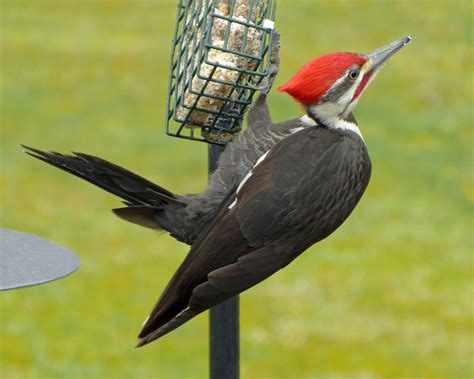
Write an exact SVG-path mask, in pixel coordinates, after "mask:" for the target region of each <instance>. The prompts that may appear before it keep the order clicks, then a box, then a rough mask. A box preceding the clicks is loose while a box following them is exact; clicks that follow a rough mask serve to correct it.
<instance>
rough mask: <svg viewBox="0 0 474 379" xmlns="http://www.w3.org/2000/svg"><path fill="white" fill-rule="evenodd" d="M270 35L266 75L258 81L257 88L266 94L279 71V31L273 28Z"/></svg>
mask: <svg viewBox="0 0 474 379" xmlns="http://www.w3.org/2000/svg"><path fill="white" fill-rule="evenodd" d="M272 33H273V35H272V46H271V51H270V62H269V67H268V75H267V76H265V78H263V80H262V81H261V82H260V85H259V87H258V90H259V91H261V92H262V93H264V94H265V95H268V93H269V92H270V90H271V88H272V86H273V82H274V81H275V78H276V76H277V75H278V72H279V71H280V33H279V32H278V30H274V31H273V32H272Z"/></svg>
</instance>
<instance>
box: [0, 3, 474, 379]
mask: <svg viewBox="0 0 474 379" xmlns="http://www.w3.org/2000/svg"><path fill="white" fill-rule="evenodd" d="M0 4H1V74H2V82H1V98H0V106H1V152H2V154H1V172H0V174H1V176H0V178H1V225H2V227H6V228H11V229H17V230H23V231H27V232H30V233H35V234H38V235H40V236H44V237H47V238H49V239H52V240H54V241H56V242H58V243H60V244H63V245H65V246H68V247H69V248H71V249H73V250H75V251H76V252H77V253H78V254H79V256H80V257H81V263H82V265H81V268H80V269H79V271H77V272H76V273H74V274H73V275H71V276H69V277H67V278H65V279H63V280H60V281H57V282H52V283H49V284H46V285H42V286H37V287H31V288H25V289H22V290H17V291H8V292H4V293H1V294H0V299H1V306H0V314H1V320H2V321H1V366H0V375H1V377H2V378H8V379H10V378H21V379H24V378H206V377H207V376H208V345H207V335H208V326H207V321H208V320H207V313H206V314H203V315H201V316H200V317H198V318H197V319H195V320H193V321H191V322H189V323H188V324H186V325H185V326H184V327H182V328H180V329H178V330H176V331H175V332H173V333H172V334H170V335H168V336H166V337H164V338H163V339H161V340H159V341H157V342H155V343H153V344H151V345H149V346H147V347H145V348H141V349H134V348H133V347H134V344H135V341H136V339H135V338H136V335H137V333H138V331H139V329H140V326H141V324H142V321H143V319H144V318H145V317H146V315H147V314H148V312H149V310H150V309H151V307H152V306H153V304H154V302H155V300H156V298H157V296H158V295H159V294H160V292H161V291H162V289H163V288H164V286H165V285H166V283H167V281H168V280H169V278H170V276H171V275H172V273H173V272H174V270H175V269H176V267H177V266H178V265H179V263H180V262H181V260H182V259H183V257H184V255H185V254H186V252H187V250H188V248H187V247H186V246H185V245H183V244H180V243H178V242H176V241H175V240H173V239H172V238H170V237H168V236H167V235H157V234H156V233H154V232H153V231H150V230H146V229H142V228H140V227H137V226H135V225H132V224H128V223H126V222H123V221H121V220H120V219H118V218H116V217H114V216H113V214H112V213H111V212H110V209H111V208H114V207H117V206H120V202H119V201H118V200H117V199H115V198H114V197H113V196H111V195H109V194H106V193H105V192H103V191H101V190H99V189H97V188H94V187H92V186H91V185H89V184H88V183H85V182H82V181H80V180H79V179H77V178H75V177H72V176H71V175H68V174H66V173H64V172H61V171H59V170H57V169H54V168H52V167H49V166H46V165H45V164H42V163H41V162H39V161H36V160H33V159H31V158H29V157H28V156H26V155H25V154H23V153H22V150H21V148H20V147H19V144H20V143H24V144H29V145H31V146H35V147H39V148H42V149H51V150H57V151H62V152H69V151H82V152H87V153H90V154H95V155H99V156H101V157H103V158H106V159H109V160H111V161H113V162H116V163H118V164H120V165H123V166H125V167H128V168H130V169H132V170H134V171H136V172H138V173H140V174H142V175H144V176H147V177H149V178H150V179H153V180H156V181H157V182H158V183H159V184H160V185H163V186H164V187H166V188H169V189H171V190H173V191H175V192H177V193H185V192H195V191H200V190H202V189H203V188H204V187H205V184H206V168H207V166H206V165H207V154H206V146H205V145H204V144H202V143H198V142H188V141H184V140H180V139H176V138H171V137H167V136H165V134H164V124H163V120H164V110H165V101H166V91H167V81H168V79H167V77H168V67H169V61H168V59H169V51H170V41H171V38H172V31H173V25H174V19H175V12H176V1H170V0H168V1H164V0H155V1H132V0H129V1H99V0H87V1H80V0H62V1H61V0H35V1H16V0H3V1H1V2H0ZM472 11H473V9H472V3H471V2H470V1H467V0H466V1H416V2H415V1H401V0H400V1H378V2H375V1H336V2H328V1H313V0H306V1H303V0H298V1H290V0H280V1H279V4H278V9H277V23H276V24H277V26H278V28H279V30H280V31H281V34H282V47H281V72H280V75H279V76H278V78H277V83H276V84H277V85H280V84H282V83H284V82H285V81H286V80H287V79H288V78H289V77H290V76H291V75H292V73H293V72H295V71H296V70H297V69H298V68H299V67H300V66H301V65H302V64H303V63H304V62H306V61H307V60H309V59H311V58H313V57H314V56H316V55H318V54H321V53H324V52H328V51H332V50H349V51H361V52H363V51H368V50H371V49H374V48H377V47H379V46H382V45H383V44H385V43H388V42H390V41H392V40H394V39H397V38H400V37H402V36H404V35H407V34H412V35H413V42H412V43H411V44H409V45H408V46H407V47H406V48H405V49H403V50H402V51H401V52H400V53H399V54H397V55H396V56H395V57H394V58H393V59H392V60H391V61H390V63H389V64H388V65H387V67H386V68H385V69H384V70H383V72H382V73H381V74H380V75H379V77H378V78H377V79H376V80H375V81H374V83H373V84H372V86H371V88H370V89H368V90H367V92H366V93H365V94H364V96H363V99H362V100H361V101H360V103H359V105H358V108H357V109H356V112H355V113H356V117H357V119H358V122H359V125H360V128H361V130H362V132H363V134H364V138H365V141H366V144H367V146H368V148H369V151H370V153H371V157H372V160H373V175H372V180H371V183H370V185H369V188H368V190H367V193H366V194H365V196H364V198H363V199H362V201H361V203H360V205H359V206H358V208H357V209H356V210H355V211H354V213H353V214H352V215H351V217H350V218H349V220H348V221H347V222H346V223H345V224H344V225H343V226H342V227H341V228H340V229H339V230H338V231H337V232H335V233H334V234H333V235H332V236H331V237H329V238H328V239H327V240H325V241H323V242H322V243H319V244H318V245H316V246H314V247H312V248H311V249H309V250H308V251H307V252H306V253H305V254H303V255H302V256H301V257H300V258H298V259H297V260H296V261H295V262H294V263H293V264H292V265H290V266H289V267H287V268H286V269H285V270H283V271H282V272H280V273H278V274H276V275H274V276H273V277H271V278H270V279H268V280H267V281H265V282H264V283H262V284H260V285H258V286H257V287H256V288H253V289H251V290H250V291H248V292H247V293H245V294H244V295H242V296H241V373H242V378H351V379H352V378H469V377H474V374H473V360H472V358H473V330H472V329H473V323H474V320H473V298H474V297H473V295H474V291H473V255H472V250H473V249H472V248H473V240H472V228H473V223H472V214H473V200H474V189H473V170H472V165H473V150H472V149H473V145H472V144H473V133H472V127H473V113H472V112H473V111H472V106H473V93H472V83H473V74H472V56H473V48H472V46H473V45H472V42H473V41H472V36H473V32H472V27H473V22H472V21H473V20H472V14H473V13H472ZM269 101H270V105H271V108H272V113H273V118H274V119H275V120H284V119H288V118H291V117H295V116H297V115H298V114H301V111H300V109H299V107H298V106H297V105H296V104H295V102H294V101H293V100H292V99H290V98H289V97H288V96H287V95H285V94H282V93H277V92H276V91H275V92H273V93H272V95H271V97H270V100H269ZM32 253H34V252H32Z"/></svg>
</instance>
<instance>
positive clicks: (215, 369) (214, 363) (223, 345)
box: [209, 144, 240, 379]
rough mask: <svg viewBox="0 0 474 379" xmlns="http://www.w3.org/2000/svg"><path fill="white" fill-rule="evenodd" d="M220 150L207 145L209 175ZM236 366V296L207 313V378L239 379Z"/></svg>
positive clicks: (237, 346) (237, 333) (237, 330)
mask: <svg viewBox="0 0 474 379" xmlns="http://www.w3.org/2000/svg"><path fill="white" fill-rule="evenodd" d="M223 150H224V146H220V145H213V144H209V175H211V174H212V172H214V170H215V169H216V167H217V160H218V159H219V155H220V154H221V153H222V151H223ZM239 365H240V342H239V297H238V296H235V297H233V298H232V299H229V300H227V301H225V302H223V303H221V304H219V305H216V306H215V307H213V308H211V310H210V312H209V366H210V367H209V370H210V373H209V377H210V379H238V378H239V376H240V372H239Z"/></svg>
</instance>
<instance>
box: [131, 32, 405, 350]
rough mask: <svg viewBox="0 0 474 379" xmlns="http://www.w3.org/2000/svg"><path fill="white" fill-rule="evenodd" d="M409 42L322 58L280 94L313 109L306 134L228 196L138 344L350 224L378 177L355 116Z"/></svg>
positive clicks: (293, 137)
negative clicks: (390, 61) (364, 96)
mask: <svg viewBox="0 0 474 379" xmlns="http://www.w3.org/2000/svg"><path fill="white" fill-rule="evenodd" d="M410 40H411V37H405V38H402V39H400V40H398V41H395V42H393V43H391V44H388V45H386V46H384V47H382V48H380V49H377V50H375V51H373V52H371V53H368V54H355V53H343V52H336V53H330V54H326V55H322V56H320V57H318V58H315V59H314V60H312V61H310V62H308V63H307V64H305V65H304V66H303V67H302V68H301V69H300V70H299V71H298V72H297V73H296V74H295V75H294V76H293V77H292V78H291V79H290V80H289V81H288V82H287V83H286V84H285V85H283V86H281V87H279V89H280V90H281V91H284V92H287V93H288V94H290V95H291V96H292V97H293V98H294V99H296V100H297V101H298V102H299V103H301V104H302V105H303V107H304V108H305V109H306V112H307V115H306V117H305V118H304V119H303V121H306V124H307V127H301V121H299V122H294V124H293V125H292V130H293V133H292V134H290V135H289V136H287V137H286V138H284V139H283V140H281V141H279V142H278V143H276V144H275V145H274V146H273V147H271V148H270V149H269V150H268V151H267V152H266V153H264V154H263V155H262V156H261V157H260V158H259V159H258V160H257V162H256V164H255V165H254V167H253V168H252V170H251V171H250V172H249V173H248V174H247V175H246V176H245V177H244V179H243V180H242V181H241V183H240V184H239V185H238V186H237V188H235V189H234V190H233V191H230V192H229V193H228V194H227V196H226V198H225V199H224V200H223V201H222V203H221V204H220V206H219V209H218V211H217V214H216V216H215V217H214V218H213V220H212V221H211V222H210V223H209V224H208V225H207V226H206V228H205V229H204V230H203V231H202V232H201V233H200V234H199V236H198V238H197V239H196V241H195V242H194V243H193V245H192V247H191V250H190V251H189V253H188V255H187V256H186V258H185V259H184V261H183V263H182V264H181V265H180V267H179V268H178V270H177V271H176V272H175V274H174V275H173V277H172V278H171V280H170V282H169V283H168V285H167V286H166V288H165V290H164V292H163V293H162V295H161V296H160V298H159V299H158V301H157V303H156V305H155V306H154V308H153V310H152V312H151V314H150V315H149V316H148V318H147V319H146V320H145V323H144V325H143V328H142V330H141V332H140V334H139V342H138V346H143V345H145V344H147V343H149V342H151V341H153V340H155V339H157V338H159V337H161V336H163V335H165V334H167V333H169V332H170V331H172V330H174V329H175V328H177V327H179V326H180V325H182V324H183V323H185V322H186V321H188V320H190V319H192V318H193V317H195V316H196V315H198V314H199V313H201V312H203V311H205V310H207V309H209V308H210V307H212V306H214V305H216V304H218V303H220V302H222V301H224V300H226V299H228V298H231V297H233V296H235V295H237V294H239V293H240V292H242V291H245V290H246V289H248V288H250V287H252V286H254V285H255V284H257V283H259V282H261V281H262V280H264V279H266V278H267V277H269V276H270V275H272V274H273V273H275V272H276V271H278V270H280V269H281V268H283V267H285V266H286V265H288V264H289V263H290V262H291V261H293V260H294V259H295V258H296V257H297V256H298V255H300V254H301V253H302V252H303V251H305V250H306V249H307V248H309V247H310V246H311V245H313V244H314V243H316V242H318V241H320V240H322V239H323V238H325V237H327V236H329V235H330V234H331V233H332V232H334V231H335V230H336V229H337V228H338V227H339V226H340V225H341V224H342V223H343V222H344V221H345V220H346V218H347V217H348V216H349V215H350V214H351V212H352V211H353V209H354V208H355V206H356V205H357V203H358V202H359V200H360V198H361V196H362V194H363V193H364V191H365V189H366V187H367V185H368V183H369V179H370V174H371V162H370V158H369V155H368V153H367V149H366V146H365V143H364V140H363V138H362V135H361V133H360V131H359V128H358V127H357V124H356V122H355V119H354V116H353V115H352V110H353V108H354V107H355V105H356V104H357V101H358V100H359V99H360V96H361V94H362V93H363V91H364V90H365V89H366V88H367V85H368V84H369V83H370V82H371V81H372V80H373V79H374V77H375V76H376V74H377V73H378V71H379V69H380V68H381V66H382V64H383V63H384V62H385V61H386V60H387V59H388V58H389V57H390V56H392V55H393V54H394V53H395V52H397V51H398V50H399V49H401V48H402V47H403V46H404V45H406V44H407V43H408V42H409V41H410Z"/></svg>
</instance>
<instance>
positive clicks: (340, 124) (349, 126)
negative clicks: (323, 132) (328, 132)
mask: <svg viewBox="0 0 474 379" xmlns="http://www.w3.org/2000/svg"><path fill="white" fill-rule="evenodd" d="M330 128H334V129H340V130H350V131H352V132H354V133H355V134H357V135H358V136H359V137H360V138H361V139H362V141H363V140H364V137H363V136H362V133H361V132H360V129H359V127H358V126H357V125H356V124H354V123H353V122H349V121H346V120H342V119H339V120H337V121H336V122H335V123H334V124H333V125H332V126H330Z"/></svg>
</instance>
